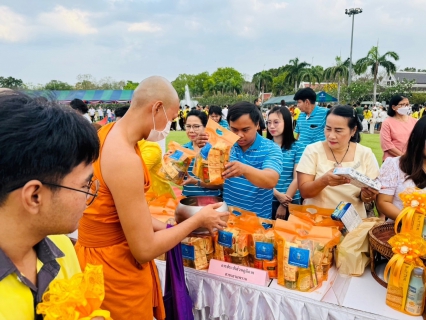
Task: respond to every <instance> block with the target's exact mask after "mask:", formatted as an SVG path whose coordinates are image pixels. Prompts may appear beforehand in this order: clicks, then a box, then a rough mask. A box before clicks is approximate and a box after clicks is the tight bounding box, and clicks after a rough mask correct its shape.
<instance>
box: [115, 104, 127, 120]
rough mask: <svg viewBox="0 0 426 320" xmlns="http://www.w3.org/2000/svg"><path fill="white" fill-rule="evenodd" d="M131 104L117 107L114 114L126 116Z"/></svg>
mask: <svg viewBox="0 0 426 320" xmlns="http://www.w3.org/2000/svg"><path fill="white" fill-rule="evenodd" d="M129 108H130V106H124V107H120V108H117V109H115V111H114V114H115V117H120V118H122V117H124V115H125V114H126V112H127V111H128V110H129Z"/></svg>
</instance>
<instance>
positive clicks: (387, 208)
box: [376, 118, 426, 220]
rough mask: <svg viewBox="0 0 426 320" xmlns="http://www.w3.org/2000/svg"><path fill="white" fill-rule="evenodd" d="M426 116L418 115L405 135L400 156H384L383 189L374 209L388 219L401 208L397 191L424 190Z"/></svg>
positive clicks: (393, 217)
mask: <svg viewBox="0 0 426 320" xmlns="http://www.w3.org/2000/svg"><path fill="white" fill-rule="evenodd" d="M425 140H426V118H421V119H420V120H419V121H417V123H416V125H415V126H414V128H413V131H412V132H411V135H410V137H409V138H408V144H407V151H406V152H405V154H404V155H402V156H401V157H395V158H391V157H389V158H387V159H386V161H385V162H384V163H383V165H382V168H381V169H380V176H379V180H380V182H381V183H382V189H381V190H380V194H379V196H378V197H377V203H376V204H377V208H378V209H379V211H380V212H381V213H383V214H384V215H385V216H386V217H388V218H389V219H391V220H395V219H396V217H397V216H398V215H399V213H400V212H401V210H402V209H403V206H402V201H401V199H400V198H399V194H400V193H401V192H403V191H404V190H405V189H407V188H419V189H426V173H425V171H426V150H425Z"/></svg>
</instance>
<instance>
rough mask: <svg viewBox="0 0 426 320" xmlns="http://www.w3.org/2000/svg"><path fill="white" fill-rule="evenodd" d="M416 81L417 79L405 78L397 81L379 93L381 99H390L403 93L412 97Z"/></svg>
mask: <svg viewBox="0 0 426 320" xmlns="http://www.w3.org/2000/svg"><path fill="white" fill-rule="evenodd" d="M414 83H415V80H413V81H408V80H407V79H403V80H402V81H398V82H396V83H395V85H393V86H387V87H384V88H383V89H384V90H383V92H381V93H380V94H379V97H380V100H382V101H383V100H384V101H389V100H390V99H391V97H392V96H394V95H395V94H402V95H403V96H404V97H407V98H410V97H411V95H412V92H411V91H412V88H413V85H414Z"/></svg>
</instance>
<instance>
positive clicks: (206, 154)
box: [193, 120, 240, 185]
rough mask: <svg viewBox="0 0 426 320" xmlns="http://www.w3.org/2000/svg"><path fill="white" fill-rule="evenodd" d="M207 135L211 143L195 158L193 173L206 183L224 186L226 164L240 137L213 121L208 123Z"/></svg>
mask: <svg viewBox="0 0 426 320" xmlns="http://www.w3.org/2000/svg"><path fill="white" fill-rule="evenodd" d="M206 133H207V134H208V135H209V141H208V143H207V144H206V145H205V146H204V147H203V148H201V150H200V152H199V154H198V155H197V157H196V158H195V164H194V169H193V173H194V175H195V176H197V177H198V178H199V179H200V180H201V181H203V182H204V183H208V184H213V185H219V184H223V182H224V179H223V177H222V173H223V171H225V164H226V163H227V162H228V161H229V155H230V152H231V148H232V146H233V145H234V143H235V142H237V140H238V139H239V138H240V137H239V136H237V135H236V134H234V133H232V132H231V131H229V130H228V129H225V128H223V127H222V126H221V125H219V124H218V123H216V122H215V121H213V120H209V121H208V122H207V126H206Z"/></svg>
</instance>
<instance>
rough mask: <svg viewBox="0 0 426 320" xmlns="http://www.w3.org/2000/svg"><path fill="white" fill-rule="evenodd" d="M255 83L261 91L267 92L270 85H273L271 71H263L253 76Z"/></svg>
mask: <svg viewBox="0 0 426 320" xmlns="http://www.w3.org/2000/svg"><path fill="white" fill-rule="evenodd" d="M253 82H254V85H255V86H257V87H258V89H259V91H262V92H265V91H267V89H268V86H269V85H272V75H271V73H270V72H269V71H265V70H263V71H261V72H259V73H258V74H256V75H254V76H253Z"/></svg>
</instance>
